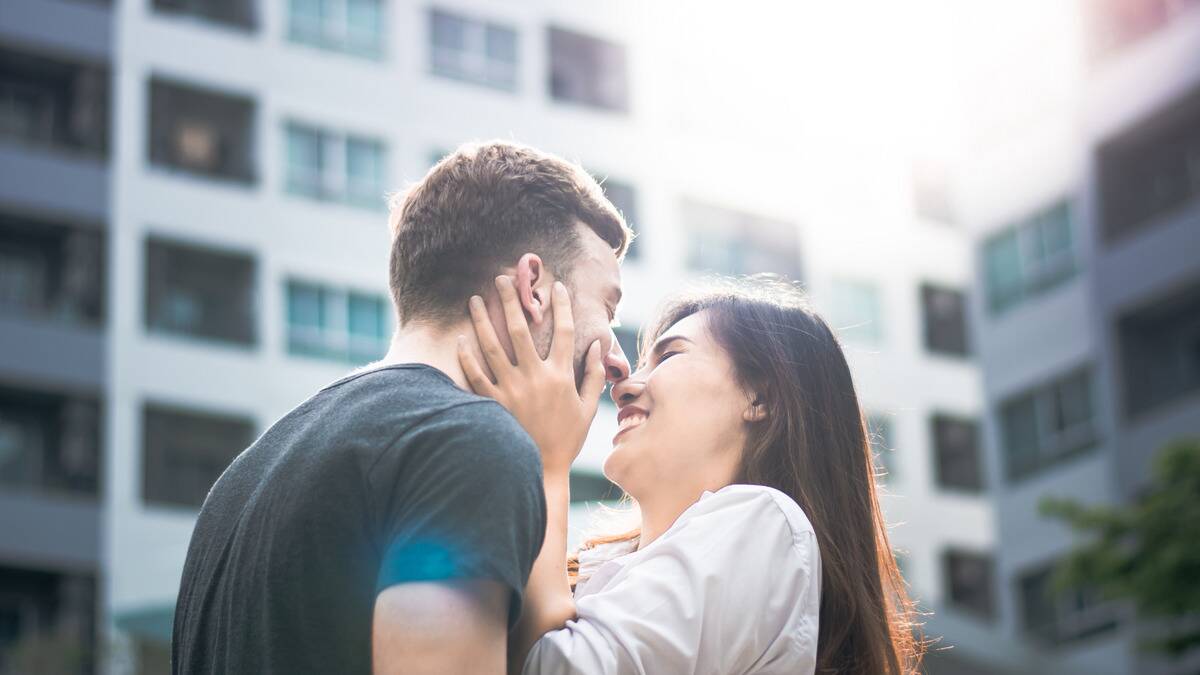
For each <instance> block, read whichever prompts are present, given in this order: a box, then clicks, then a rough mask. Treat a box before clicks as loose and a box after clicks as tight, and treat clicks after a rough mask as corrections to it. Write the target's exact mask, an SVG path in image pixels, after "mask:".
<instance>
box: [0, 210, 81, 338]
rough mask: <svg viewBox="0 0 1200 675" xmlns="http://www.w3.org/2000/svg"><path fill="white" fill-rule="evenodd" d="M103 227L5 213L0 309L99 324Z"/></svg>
mask: <svg viewBox="0 0 1200 675" xmlns="http://www.w3.org/2000/svg"><path fill="white" fill-rule="evenodd" d="M104 280H105V274H104V236H103V233H102V231H100V230H93V229H85V228H78V227H73V226H68V225H61V224H57V223H49V222H38V221H33V220H30V219H27V218H19V217H11V216H8V215H5V214H0V314H8V315H12V316H23V317H28V318H37V319H42V320H49V321H61V322H64V323H72V324H82V325H91V326H94V325H98V324H100V323H101V322H102V321H103V319H104Z"/></svg>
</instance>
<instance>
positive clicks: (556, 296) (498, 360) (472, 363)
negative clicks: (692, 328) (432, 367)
mask: <svg viewBox="0 0 1200 675" xmlns="http://www.w3.org/2000/svg"><path fill="white" fill-rule="evenodd" d="M496 290H497V292H498V293H499V295H500V302H501V304H502V305H503V307H504V320H505V323H506V324H507V325H508V335H509V338H511V340H512V346H513V352H514V353H515V354H516V359H517V363H516V365H513V364H512V362H511V361H509V358H508V355H507V354H506V353H505V352H504V348H503V347H502V346H501V345H500V341H499V339H498V338H497V337H496V331H495V329H494V328H493V327H492V322H491V320H490V319H489V317H488V314H487V310H486V308H485V307H484V305H483V299H482V298H480V297H479V296H473V297H472V298H471V301H470V309H471V320H472V322H473V324H474V328H475V337H476V338H478V340H479V348H480V351H482V352H483V358H484V360H485V361H487V364H488V367H489V368H491V370H492V374H493V375H494V376H495V382H493V381H492V380H491V379H489V378H488V376H487V374H485V373H484V371H483V368H481V367H480V364H479V361H478V360H476V358H475V355H474V354H473V353H472V352H471V350H470V349H469V348H468V347H467V340H466V338H465V337H463V336H459V339H458V360H459V363H460V364H461V365H462V369H463V373H464V374H465V375H466V378H467V382H468V383H469V384H470V385H471V388H472V389H473V390H474V391H475V393H477V394H479V395H481V396H488V397H490V398H494V399H496V400H497V401H499V402H500V404H501V405H503V406H504V407H505V408H507V409H508V411H509V412H511V413H512V414H513V417H516V418H517V421H518V422H520V423H521V426H523V427H524V428H525V431H526V432H528V433H529V435H530V437H532V438H533V440H534V442H535V443H537V446H538V448H539V449H540V450H541V452H542V465H543V467H544V469H545V471H546V474H547V475H549V474H551V473H561V474H565V473H566V472H567V471H568V470H569V469H570V467H571V462H573V461H574V460H575V457H576V456H578V455H579V451H580V449H581V448H582V447H583V441H584V439H585V438H586V437H587V431H588V427H589V426H591V423H592V418H594V417H595V416H596V407H597V406H598V405H599V401H600V394H602V393H603V391H604V367H603V365H602V364H601V362H600V359H601V355H600V341H599V340H597V341H595V342H593V343H592V344H591V345H590V346H589V347H588V352H587V357H586V369H585V371H584V376H583V383H582V385H581V387H580V388H579V389H578V390H577V389H576V388H575V367H574V363H573V361H574V345H575V320H574V316H573V314H572V313H571V299H570V296H569V295H568V293H567V289H566V286H564V285H563V284H562V282H558V281H556V282H554V287H553V289H552V290H551V307H552V309H553V317H554V318H553V321H554V332H553V338H552V342H551V344H550V354H549V355H548V356H547V357H546V358H545V359H543V358H541V356H539V355H538V353H537V349H536V347H535V346H534V344H533V336H532V335H531V334H530V332H529V324H528V322H527V321H526V320H525V313H524V312H523V311H522V309H521V303H520V300H519V299H518V298H517V291H516V288H515V287H514V286H513V282H512V279H510V278H508V277H507V276H500V277H497V278H496Z"/></svg>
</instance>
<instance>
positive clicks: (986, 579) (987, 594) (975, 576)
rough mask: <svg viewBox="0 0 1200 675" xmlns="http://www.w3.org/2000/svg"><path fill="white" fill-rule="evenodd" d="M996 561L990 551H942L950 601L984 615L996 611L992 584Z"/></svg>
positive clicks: (943, 570) (945, 586) (992, 615)
mask: <svg viewBox="0 0 1200 675" xmlns="http://www.w3.org/2000/svg"><path fill="white" fill-rule="evenodd" d="M994 575H995V563H994V562H993V561H992V557H991V556H990V555H987V554H984V553H975V552H971V551H960V550H955V549H949V550H947V551H945V552H943V553H942V583H943V589H942V591H943V593H945V596H946V603H947V604H949V605H952V606H954V607H956V608H958V609H961V610H963V611H966V612H968V613H970V614H974V615H975V616H978V617H980V618H984V619H990V618H992V617H994V616H995V615H996V598H995V593H994V591H993V587H992V580H993V577H994Z"/></svg>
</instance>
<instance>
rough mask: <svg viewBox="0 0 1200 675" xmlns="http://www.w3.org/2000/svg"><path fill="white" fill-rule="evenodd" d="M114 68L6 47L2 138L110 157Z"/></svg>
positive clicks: (1, 54)
mask: <svg viewBox="0 0 1200 675" xmlns="http://www.w3.org/2000/svg"><path fill="white" fill-rule="evenodd" d="M108 99H109V74H108V69H107V68H105V67H104V66H101V65H97V64H86V63H78V62H72V61H64V60H59V59H51V58H46V57H43V56H39V55H36V54H29V53H25V52H18V51H13V50H10V49H3V48H0V138H11V139H14V140H17V141H20V142H22V143H27V144H29V145H35V146H42V147H51V148H57V149H63V150H68V151H72V152H78V153H81V154H85V155H91V156H96V157H107V156H108V115H109V113H108V103H109V101H108Z"/></svg>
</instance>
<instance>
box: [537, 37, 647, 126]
mask: <svg viewBox="0 0 1200 675" xmlns="http://www.w3.org/2000/svg"><path fill="white" fill-rule="evenodd" d="M548 35H549V40H550V73H549V77H550V82H549V85H550V96H551V98H553V99H554V100H555V101H562V102H565V103H577V104H580V105H584V106H588V107H591V108H599V109H601V110H612V111H617V112H626V111H628V110H629V82H628V73H627V70H628V65H627V62H626V57H625V48H624V47H622V46H621V45H618V44H616V43H613V42H609V41H607V40H602V39H600V38H596V37H591V36H588V35H583V34H582V33H576V32H573V31H569V30H564V29H562V28H554V27H551V28H549V30H548Z"/></svg>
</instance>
